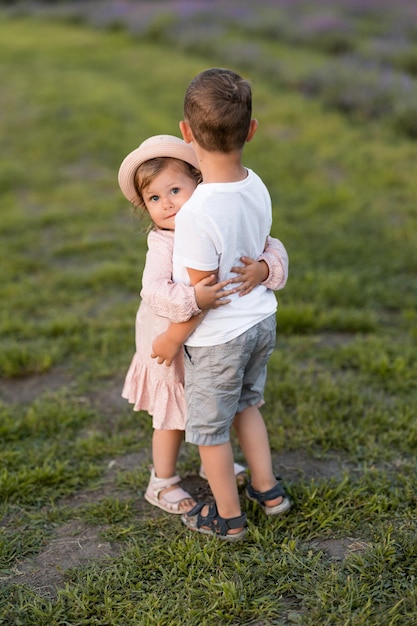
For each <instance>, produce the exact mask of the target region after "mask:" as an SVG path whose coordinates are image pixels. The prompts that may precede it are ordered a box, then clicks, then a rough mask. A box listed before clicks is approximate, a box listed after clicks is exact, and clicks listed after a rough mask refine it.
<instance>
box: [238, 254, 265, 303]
mask: <svg viewBox="0 0 417 626" xmlns="http://www.w3.org/2000/svg"><path fill="white" fill-rule="evenodd" d="M240 260H241V261H242V263H243V265H238V266H236V267H232V270H231V271H232V272H234V273H235V274H238V276H235V277H234V278H232V280H231V282H232V283H240V285H239V287H238V288H237V289H236V291H239V296H245V295H246V294H248V293H250V292H251V291H252V289H255V287H257V286H258V285H260V284H261V283H263V282H264V281H265V280H266V279H267V278H268V274H269V268H268V265H267V263H266V262H265V261H256V260H255V259H250V258H249V257H246V256H242V257H241V258H240Z"/></svg>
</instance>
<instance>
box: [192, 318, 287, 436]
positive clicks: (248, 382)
mask: <svg viewBox="0 0 417 626" xmlns="http://www.w3.org/2000/svg"><path fill="white" fill-rule="evenodd" d="M275 333H276V317H275V314H273V315H271V316H270V317H268V318H267V319H265V320H263V321H262V322H259V323H258V324H256V325H255V326H252V328H250V329H249V330H247V331H246V332H244V333H243V334H242V335H239V336H238V337H236V338H235V339H232V340H231V341H228V342H227V343H223V344H220V345H216V346H206V347H201V348H200V347H198V348H195V347H192V346H185V348H184V361H185V398H186V403H187V419H186V424H185V440H186V441H188V442H190V443H194V444H196V445H199V446H215V445H220V444H222V443H225V442H226V441H229V438H230V428H231V426H232V423H233V420H234V417H235V415H236V413H239V412H240V411H243V409H246V408H247V407H249V406H260V405H261V404H262V403H263V394H264V387H265V381H266V366H267V362H268V359H269V357H270V356H271V353H272V351H273V350H274V347H275V338H276V337H275Z"/></svg>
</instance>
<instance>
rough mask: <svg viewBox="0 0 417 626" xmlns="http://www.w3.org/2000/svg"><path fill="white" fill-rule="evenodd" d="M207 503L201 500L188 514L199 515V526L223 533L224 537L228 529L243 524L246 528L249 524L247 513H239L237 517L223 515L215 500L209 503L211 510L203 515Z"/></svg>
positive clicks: (217, 533) (191, 515)
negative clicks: (202, 511) (220, 513)
mask: <svg viewBox="0 0 417 626" xmlns="http://www.w3.org/2000/svg"><path fill="white" fill-rule="evenodd" d="M206 504H207V503H206V502H199V503H198V504H196V505H195V507H193V508H192V509H191V511H188V513H187V514H186V515H187V516H189V517H193V516H194V515H196V516H197V528H201V526H205V527H208V528H210V530H212V531H213V532H214V533H215V534H216V535H222V536H223V537H224V536H225V535H227V531H228V530H231V529H233V528H241V527H242V526H243V527H244V528H245V527H246V526H247V519H246V513H242V515H238V516H237V517H229V518H225V517H221V516H220V515H219V512H218V510H217V505H216V503H215V502H211V503H210V504H209V505H208V507H209V510H208V512H207V515H202V514H201V510H202V509H203V507H204V506H205V505H206Z"/></svg>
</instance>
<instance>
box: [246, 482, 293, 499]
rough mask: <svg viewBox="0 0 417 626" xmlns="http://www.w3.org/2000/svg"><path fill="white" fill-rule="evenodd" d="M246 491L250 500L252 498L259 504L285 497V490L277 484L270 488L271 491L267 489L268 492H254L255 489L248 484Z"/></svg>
mask: <svg viewBox="0 0 417 626" xmlns="http://www.w3.org/2000/svg"><path fill="white" fill-rule="evenodd" d="M246 490H247V492H248V494H249V496H250V497H251V498H254V499H255V500H257V501H258V502H260V503H263V502H265V501H266V500H275V498H279V497H281V496H282V497H283V498H285V496H286V493H285V489H284V488H283V486H282V485H280V484H279V483H277V484H276V485H274V486H273V487H271V489H268V491H256V489H254V488H253V487H252V483H249V484H248V486H247V487H246Z"/></svg>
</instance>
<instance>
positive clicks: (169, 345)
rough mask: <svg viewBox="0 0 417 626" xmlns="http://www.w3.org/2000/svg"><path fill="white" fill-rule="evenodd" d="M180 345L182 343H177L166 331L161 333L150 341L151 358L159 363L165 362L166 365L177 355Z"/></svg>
mask: <svg viewBox="0 0 417 626" xmlns="http://www.w3.org/2000/svg"><path fill="white" fill-rule="evenodd" d="M181 347H182V343H178V342H177V341H174V340H173V339H172V338H170V337H169V335H168V333H166V332H165V333H161V334H160V335H158V336H157V337H156V338H155V339H154V341H153V343H152V353H151V358H152V359H156V360H157V361H156V362H157V363H159V365H162V364H163V363H165V365H167V366H168V367H169V366H170V365H171V363H172V361H173V360H174V359H175V357H176V356H177V354H178V352H179V351H180V349H181Z"/></svg>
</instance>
